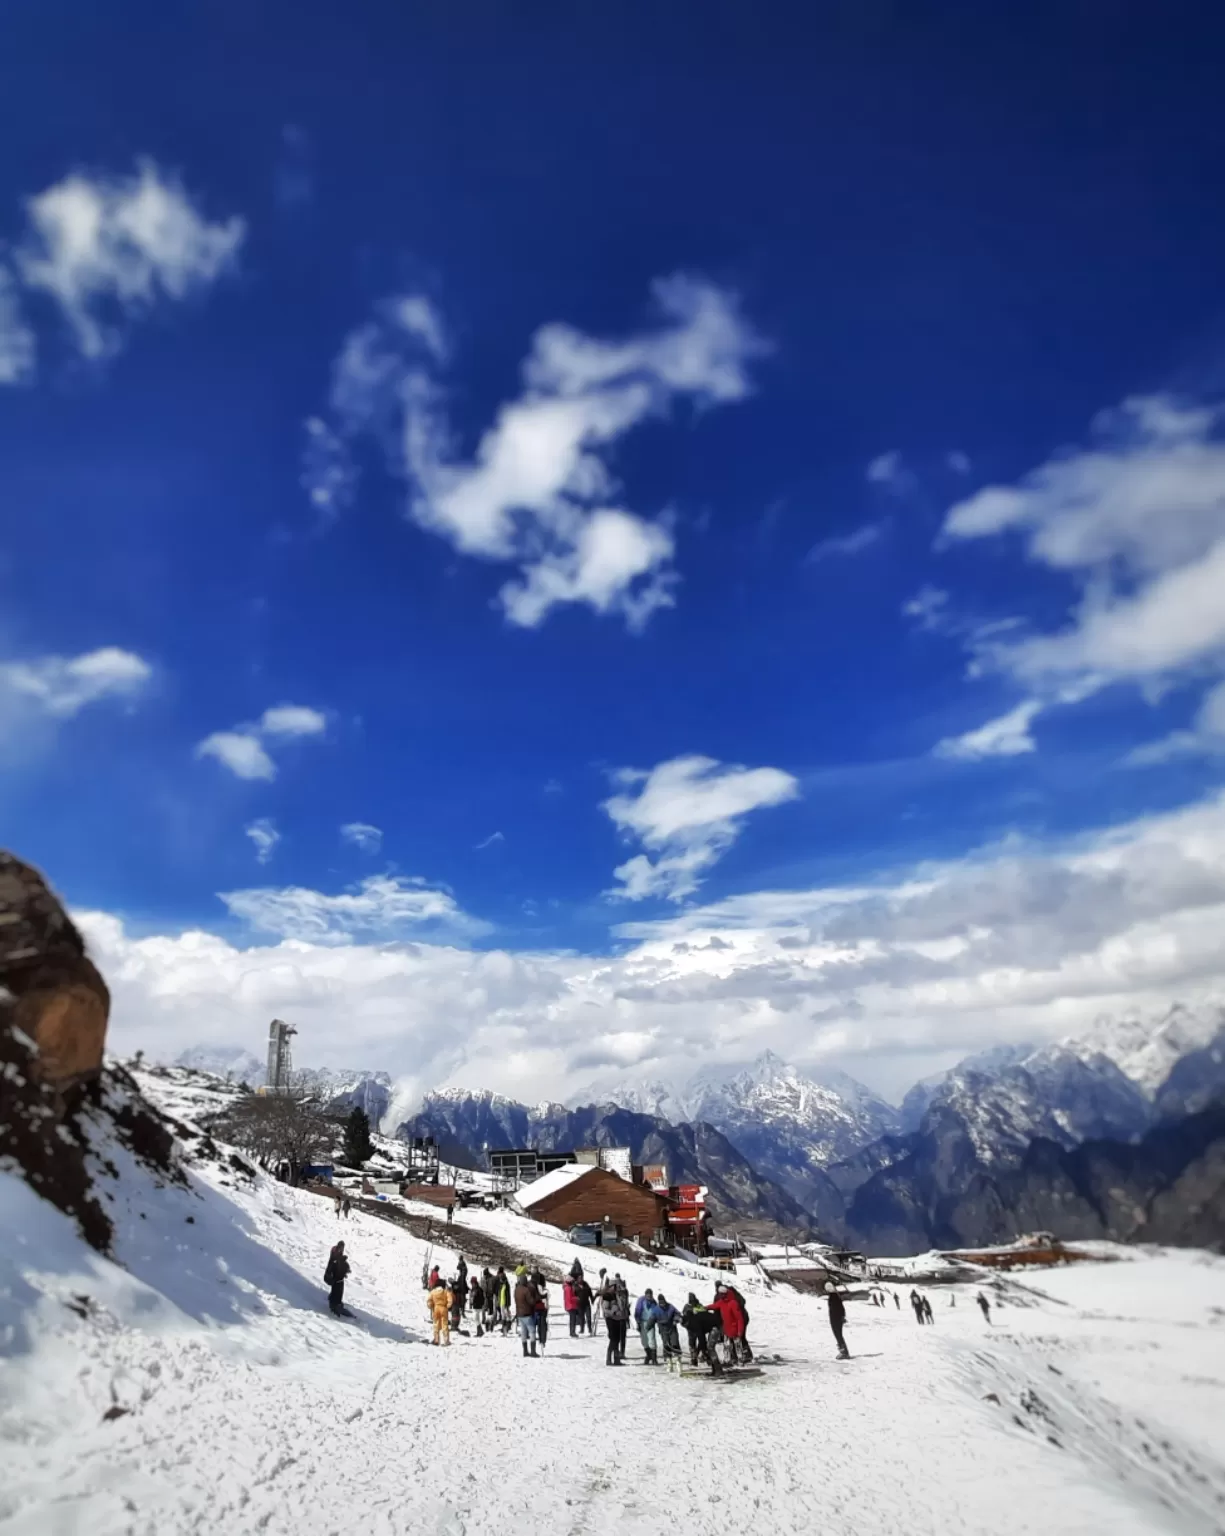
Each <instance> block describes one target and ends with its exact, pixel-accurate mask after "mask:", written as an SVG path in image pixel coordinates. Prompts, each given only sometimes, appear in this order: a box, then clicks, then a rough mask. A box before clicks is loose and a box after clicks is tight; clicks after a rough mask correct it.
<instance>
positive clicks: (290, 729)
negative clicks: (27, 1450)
mask: <svg viewBox="0 0 1225 1536" xmlns="http://www.w3.org/2000/svg"><path fill="white" fill-rule="evenodd" d="M327 724H328V721H327V716H326V715H325V714H322V713H321V712H320V711H319V710H317V709H309V708H308V707H307V706H306V705H305V704H274V705H273V706H272V708H271V709H266V710H265V711H264V713H263V714H262V715H261V716H260V721H259V730H260V733H261V734H262V735H264V736H322V734H323V733H324V731H326V730H327Z"/></svg>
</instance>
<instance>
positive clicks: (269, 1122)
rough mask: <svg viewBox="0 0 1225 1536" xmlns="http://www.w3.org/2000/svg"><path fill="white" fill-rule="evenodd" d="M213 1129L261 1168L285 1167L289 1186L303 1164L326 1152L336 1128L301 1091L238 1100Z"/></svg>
mask: <svg viewBox="0 0 1225 1536" xmlns="http://www.w3.org/2000/svg"><path fill="white" fill-rule="evenodd" d="M216 1129H217V1134H218V1135H219V1136H222V1137H223V1138H224V1139H225V1140H227V1141H232V1142H234V1143H235V1144H236V1145H237V1146H240V1147H244V1148H245V1149H246V1150H247V1151H248V1152H250V1153H252V1155H253V1156H255V1157H256V1158H257V1159H258V1160H259V1161H260V1162H261V1163H262V1164H263V1165H264V1166H265V1167H266V1168H274V1169H275V1168H277V1167H278V1166H279V1165H281V1164H284V1163H287V1164H288V1165H289V1177H290V1180H291V1181H292V1182H293V1183H295V1184H296V1183H297V1182H298V1181H299V1179H300V1178H301V1177H302V1169H303V1168H304V1167H305V1166H306V1165H307V1164H308V1163H315V1162H318V1161H319V1160H320V1159H321V1158H322V1157H324V1156H325V1155H327V1154H329V1153H330V1152H331V1149H332V1143H333V1141H334V1140H335V1136H336V1126H335V1124H334V1123H333V1122H332V1121H331V1120H330V1119H329V1118H328V1117H327V1116H326V1115H325V1114H324V1113H323V1109H322V1106H321V1104H320V1102H319V1099H318V1097H317V1095H315V1094H313V1093H311V1092H309V1091H308V1090H306V1089H304V1088H301V1087H295V1088H289V1089H286V1090H282V1091H281V1092H279V1093H248V1094H244V1095H243V1097H242V1098H241V1099H238V1100H237V1101H236V1102H235V1104H234V1107H233V1109H232V1110H230V1111H229V1113H228V1114H227V1115H226V1116H225V1118H224V1119H223V1120H222V1121H220V1122H219V1123H218V1125H217V1128H216Z"/></svg>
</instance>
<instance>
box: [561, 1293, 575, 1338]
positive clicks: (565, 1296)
mask: <svg viewBox="0 0 1225 1536" xmlns="http://www.w3.org/2000/svg"><path fill="white" fill-rule="evenodd" d="M561 1304H562V1306H563V1307H565V1309H566V1316H567V1317H568V1318H569V1319H570V1337H571V1338H573V1337H574V1335H575V1333H576V1332H577V1331H578V1313H579V1306H578V1297H577V1295H576V1294H575V1285H574V1281H573V1280H572V1279H570V1278H567V1279H565V1280H563V1281H562V1287H561Z"/></svg>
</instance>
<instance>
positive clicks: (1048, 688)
mask: <svg viewBox="0 0 1225 1536" xmlns="http://www.w3.org/2000/svg"><path fill="white" fill-rule="evenodd" d="M1223 426H1225V407H1219V406H1215V405H1211V406H1198V405H1196V406H1193V405H1189V404H1186V403H1185V402H1181V401H1178V400H1176V399H1174V398H1173V397H1171V396H1166V395H1153V396H1146V397H1142V398H1135V399H1130V400H1126V401H1124V403H1123V405H1122V406H1121V407H1119V409H1118V410H1115V411H1110V412H1106V413H1104V414H1103V415H1102V416H1100V417H1099V418H1098V419H1097V420H1096V421H1095V422H1094V424H1093V440H1092V442H1091V443H1090V445H1089V446H1087V447H1080V448H1074V449H1067V450H1064V451H1063V452H1061V453H1059V454H1057V455H1055V456H1054V457H1052V458H1051V459H1049V460H1048V461H1047V462H1046V463H1045V464H1042V465H1040V466H1039V467H1038V468H1037V469H1034V470H1032V471H1031V472H1030V473H1029V474H1028V475H1026V476H1025V477H1024V478H1023V479H1022V480H1021V481H1020V482H1019V483H1018V484H1016V485H1012V486H1000V485H994V486H986V487H984V488H983V489H982V490H980V491H978V492H976V493H975V494H974V495H973V496H970V497H968V498H967V499H966V500H965V501H962V502H958V503H957V504H956V505H955V506H953V507H952V508H950V510H949V512H948V514H947V515H946V518H945V522H944V536H945V538H946V539H947V540H969V539H982V538H989V537H996V536H999V535H1001V534H1005V533H1015V534H1017V535H1019V536H1020V537H1021V538H1022V539H1023V540H1024V542H1025V546H1026V550H1027V553H1028V554H1029V557H1030V558H1031V559H1032V560H1034V561H1035V562H1037V563H1039V564H1041V565H1044V566H1046V567H1048V568H1050V569H1052V570H1055V571H1058V572H1061V573H1064V574H1066V575H1068V576H1070V577H1071V578H1072V580H1073V581H1074V582H1075V583H1076V584H1077V587H1078V589H1079V597H1078V600H1077V601H1076V603H1075V605H1074V606H1073V608H1072V610H1071V617H1070V623H1069V624H1068V625H1066V626H1065V627H1063V628H1061V629H1058V630H1056V631H1054V632H1046V633H1033V632H1030V631H1027V628H1026V626H1025V625H1023V624H1019V623H1018V622H1017V621H1016V620H1010V621H1008V622H1007V623H1004V624H1000V625H995V626H979V627H978V628H977V629H974V630H970V629H966V630H963V631H962V633H963V637H964V638H965V639H966V642H967V644H968V647H969V649H970V651H971V653H972V656H973V665H972V668H971V671H972V673H973V674H978V675H981V674H982V673H984V672H986V671H998V672H1003V673H1007V674H1009V675H1011V676H1012V677H1013V678H1015V679H1016V680H1017V681H1019V682H1020V683H1022V684H1023V685H1024V686H1025V688H1026V690H1027V691H1028V692H1029V693H1031V694H1032V695H1033V697H1034V699H1036V700H1039V701H1041V703H1042V704H1050V703H1052V702H1061V703H1074V702H1077V701H1079V700H1082V699H1085V698H1087V697H1088V696H1089V695H1090V694H1092V693H1095V692H1097V691H1098V690H1100V689H1102V688H1105V687H1108V686H1110V685H1112V684H1117V683H1123V682H1130V683H1133V684H1138V685H1140V686H1141V687H1143V688H1144V690H1145V692H1146V694H1147V695H1148V696H1150V697H1151V696H1154V695H1155V693H1156V692H1157V691H1159V690H1160V689H1161V688H1162V687H1164V686H1166V685H1167V684H1168V683H1170V682H1172V681H1175V680H1177V679H1179V678H1182V677H1188V676H1191V677H1194V676H1202V675H1205V674H1206V675H1208V676H1209V677H1212V676H1216V677H1220V676H1221V675H1222V673H1223V672H1225V602H1222V600H1221V593H1222V592H1223V591H1225V437H1223V435H1222V428H1223ZM984 729H985V730H988V731H990V729H991V727H990V726H988V727H984ZM1199 739H1200V738H1199V737H1197V736H1196V734H1195V733H1194V732H1191V733H1188V732H1182V733H1178V735H1177V736H1176V737H1173V738H1170V739H1168V740H1167V741H1166V742H1165V743H1154V744H1153V745H1152V746H1151V747H1147V748H1142V749H1141V750H1140V752H1139V753H1138V754H1133V756H1132V759H1131V761H1132V762H1145V761H1148V762H1154V761H1158V760H1161V759H1163V758H1166V757H1170V756H1174V755H1177V754H1178V753H1179V752H1181V751H1184V750H1198V749H1199V748H1198V746H1197V745H1196V742H1197V741H1198V740H1199ZM1204 740H1208V741H1209V743H1210V740H1211V738H1210V736H1209V737H1205V738H1204Z"/></svg>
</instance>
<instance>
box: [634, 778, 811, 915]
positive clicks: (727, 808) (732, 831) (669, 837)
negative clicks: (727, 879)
mask: <svg viewBox="0 0 1225 1536" xmlns="http://www.w3.org/2000/svg"><path fill="white" fill-rule="evenodd" d="M616 777H617V782H618V783H619V784H620V785H621V786H622V788H623V790H625V791H626V792H625V793H622V794H619V795H613V796H612V798H611V799H609V800H606V801H605V802H604V805H603V809H604V810H605V811H607V812H608V815H609V816H610V817H611V818H612V820H613V822H614V824H615V825H616V826H617V828H618V829H619V830H620V831H621V833H622V834H623V835H624V836H626V837H627V838H630V839H632V840H634V841H636V842H640V843H641V844H642V846H643V847H644V848H646V849H648V850H650V851H651V852H652V853H653V854H654V857H653V858H652V857H650V856H648V854H645V853H642V854H637V855H635V856H634V857H633V858H631V859H629V860H627V861H626V862H625V863H624V864H622V865H620V866H619V867H618V868H617V869H616V870H615V871H614V875H615V877H616V879H618V880H619V881H620V882H621V884H620V885H619V886H616V887H615V888H614V889H613V890H612V891H610V892H608V894H609V895H611V896H616V897H619V898H622V899H624V900H627V901H640V900H642V899H643V898H644V897H646V896H665V897H667V898H668V899H669V900H670V901H680V900H682V899H683V898H684V897H686V896H688V895H690V894H692V892H693V891H695V890H696V889H697V887H698V886H699V884H700V883H701V880H700V878H699V877H700V876H701V875H702V874H704V873H705V871H706V870H708V869H709V868H710V867H711V866H712V865H713V864H715V863H717V862H718V860H719V859H721V858H722V857H723V855H724V854H725V853H726V852H727V850H728V849H729V848H730V847H731V845H732V844H733V843H734V842H735V840H736V838H737V837H738V836H739V835H740V829H741V824H742V822H743V820H744V818H745V817H746V816H747V815H748V814H749V812H750V811H755V810H760V809H761V808H762V807H765V806H771V805H781V804H783V802H784V801H787V800H793V799H795V798H796V796H797V795H798V794H799V784H798V782H797V781H796V780H795V779H794V778H792V776H791V775H790V774H789V773H784V772H782V770H781V769H778V768H742V767H738V766H735V765H729V764H721V763H718V762H716V761H715V760H714V758H710V757H677V758H673V759H672V761H671V762H666V763H660V764H658V765H657V766H656V767H655V768H652V769H651V771H650V772H649V773H643V772H640V771H637V770H633V769H622V770H621V772H620V773H618V774H617V776H616Z"/></svg>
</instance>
